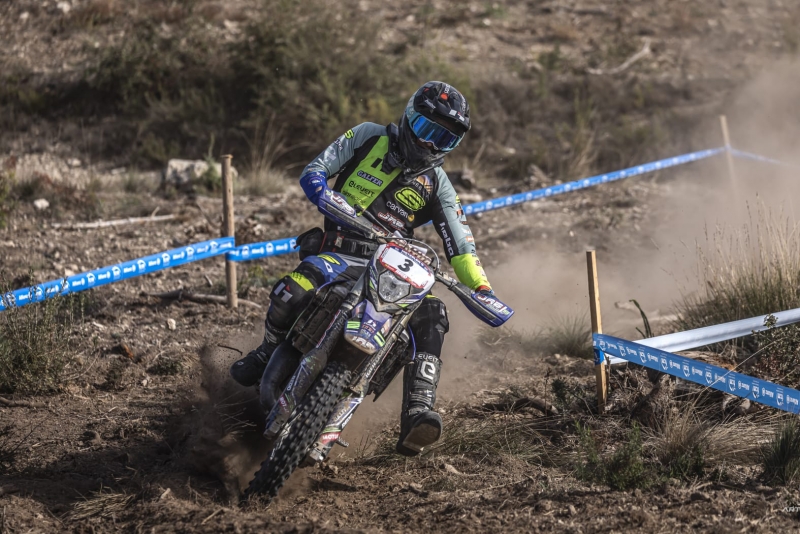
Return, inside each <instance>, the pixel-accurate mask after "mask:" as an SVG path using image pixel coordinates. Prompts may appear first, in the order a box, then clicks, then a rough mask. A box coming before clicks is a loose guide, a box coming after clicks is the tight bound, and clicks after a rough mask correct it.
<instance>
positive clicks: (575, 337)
mask: <svg viewBox="0 0 800 534" xmlns="http://www.w3.org/2000/svg"><path fill="white" fill-rule="evenodd" d="M536 345H537V347H538V349H539V350H540V351H542V352H544V353H546V354H564V355H566V356H574V357H576V358H586V359H591V358H594V352H593V350H592V329H591V327H590V326H589V319H588V317H586V315H574V316H565V317H560V318H557V319H555V320H553V322H552V323H551V325H550V326H548V327H546V328H545V329H544V330H542V331H541V332H539V334H538V335H537V336H536Z"/></svg>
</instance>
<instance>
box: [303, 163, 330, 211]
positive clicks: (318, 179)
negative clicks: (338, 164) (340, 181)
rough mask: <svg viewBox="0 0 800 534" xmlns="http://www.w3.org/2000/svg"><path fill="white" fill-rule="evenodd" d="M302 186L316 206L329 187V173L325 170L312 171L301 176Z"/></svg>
mask: <svg viewBox="0 0 800 534" xmlns="http://www.w3.org/2000/svg"><path fill="white" fill-rule="evenodd" d="M300 187H302V188H303V192H304V193H305V194H306V196H307V197H308V200H310V201H311V203H312V204H314V205H315V206H318V205H319V199H320V197H321V196H322V195H323V193H325V190H326V189H328V175H327V174H325V173H324V172H319V171H316V172H310V173H308V174H304V175H303V176H301V177H300Z"/></svg>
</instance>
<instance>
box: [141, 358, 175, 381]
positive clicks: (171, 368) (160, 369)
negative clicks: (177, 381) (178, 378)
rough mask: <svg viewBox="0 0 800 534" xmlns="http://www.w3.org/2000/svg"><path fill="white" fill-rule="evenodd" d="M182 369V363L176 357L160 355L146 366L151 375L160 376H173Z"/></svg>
mask: <svg viewBox="0 0 800 534" xmlns="http://www.w3.org/2000/svg"><path fill="white" fill-rule="evenodd" d="M182 370H183V364H182V363H181V361H180V360H178V359H177V358H170V357H166V356H165V357H161V358H159V359H158V360H156V361H155V363H153V365H151V366H150V367H148V368H147V372H148V373H149V374H151V375H160V376H173V375H177V374H179V373H180V372H181V371H182Z"/></svg>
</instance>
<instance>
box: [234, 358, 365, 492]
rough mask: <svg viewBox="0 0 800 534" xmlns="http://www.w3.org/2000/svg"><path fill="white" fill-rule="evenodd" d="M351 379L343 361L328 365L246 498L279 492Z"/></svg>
mask: <svg viewBox="0 0 800 534" xmlns="http://www.w3.org/2000/svg"><path fill="white" fill-rule="evenodd" d="M349 379H350V372H349V371H348V370H347V369H346V368H345V367H344V366H343V365H342V364H340V363H330V364H328V366H327V367H326V368H325V370H324V371H323V372H322V373H321V374H320V376H319V377H318V378H317V380H316V382H314V385H313V386H312V388H311V391H309V392H308V393H307V394H306V395H305V397H303V400H302V401H301V402H300V405H299V406H298V407H297V411H296V412H295V414H294V415H293V416H292V418H291V419H290V420H289V422H288V423H287V426H286V429H284V431H283V432H282V433H281V435H280V436H279V437H278V440H277V441H276V443H275V446H274V447H273V449H272V452H271V453H270V455H269V458H267V459H266V460H264V462H263V463H262V464H261V468H260V469H259V470H258V472H256V474H255V478H253V480H251V481H250V484H249V486H248V488H247V490H245V492H244V498H245V499H247V498H249V497H251V496H253V495H258V494H266V495H267V496H268V497H269V498H270V499H271V498H272V497H275V496H276V495H277V494H278V490H279V489H281V487H282V486H283V484H284V482H286V480H287V479H288V478H289V476H291V474H292V473H293V472H294V470H295V469H296V468H297V466H298V464H299V463H300V461H301V460H302V459H303V458H305V455H306V453H307V452H308V448H309V447H310V446H311V445H312V444H313V443H314V440H315V439H316V438H317V436H318V435H319V433H320V432H322V429H323V427H324V425H325V423H326V422H327V421H328V418H329V417H330V415H331V413H332V412H333V409H334V408H335V407H336V403H337V402H338V401H339V397H341V395H342V391H343V390H344V387H345V385H347V383H348V381H349Z"/></svg>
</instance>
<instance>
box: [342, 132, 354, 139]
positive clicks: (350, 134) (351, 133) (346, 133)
mask: <svg viewBox="0 0 800 534" xmlns="http://www.w3.org/2000/svg"><path fill="white" fill-rule="evenodd" d="M344 136H345V137H346V138H347V139H352V138H353V136H355V134H354V133H353V130H347V131H346V132H345V133H344Z"/></svg>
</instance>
